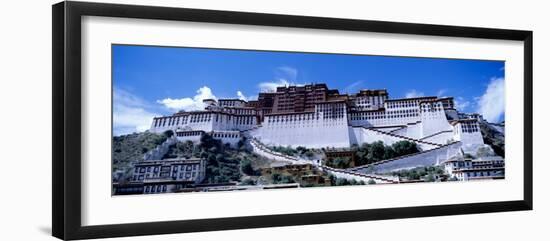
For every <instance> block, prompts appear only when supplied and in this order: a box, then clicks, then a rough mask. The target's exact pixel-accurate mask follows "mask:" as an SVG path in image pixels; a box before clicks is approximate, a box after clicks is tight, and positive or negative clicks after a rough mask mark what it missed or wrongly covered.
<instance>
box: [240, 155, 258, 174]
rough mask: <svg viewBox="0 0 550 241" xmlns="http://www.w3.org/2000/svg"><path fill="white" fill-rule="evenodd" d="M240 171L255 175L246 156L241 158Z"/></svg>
mask: <svg viewBox="0 0 550 241" xmlns="http://www.w3.org/2000/svg"><path fill="white" fill-rule="evenodd" d="M241 171H242V172H243V173H245V174H247V175H255V173H254V169H253V168H252V162H251V161H250V160H248V159H246V158H243V159H242V160H241Z"/></svg>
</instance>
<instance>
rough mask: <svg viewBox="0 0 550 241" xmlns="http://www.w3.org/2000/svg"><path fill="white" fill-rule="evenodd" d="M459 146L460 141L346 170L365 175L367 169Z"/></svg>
mask: <svg viewBox="0 0 550 241" xmlns="http://www.w3.org/2000/svg"><path fill="white" fill-rule="evenodd" d="M459 144H460V141H455V142H452V143H449V144H445V145H440V146H438V147H436V148H434V149H430V150H426V151H421V152H417V153H413V154H408V155H404V156H400V157H396V158H392V159H387V160H382V161H378V162H374V163H370V164H366V165H362V166H357V167H352V168H348V169H346V170H347V171H353V172H361V173H364V172H366V170H367V169H369V168H371V167H372V168H376V166H379V165H383V164H387V163H391V162H398V161H401V160H405V159H407V158H411V157H415V156H420V155H427V154H430V153H436V152H439V151H441V150H444V149H447V148H457V147H456V146H457V145H459Z"/></svg>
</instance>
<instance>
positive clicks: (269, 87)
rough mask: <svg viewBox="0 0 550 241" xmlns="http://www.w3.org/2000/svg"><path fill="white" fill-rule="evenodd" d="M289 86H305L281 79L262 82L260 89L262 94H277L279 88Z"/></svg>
mask: <svg viewBox="0 0 550 241" xmlns="http://www.w3.org/2000/svg"><path fill="white" fill-rule="evenodd" d="M289 85H296V86H301V85H303V84H296V83H293V82H290V81H288V80H286V79H279V80H277V81H269V82H262V83H260V84H258V88H259V89H260V91H261V92H275V90H277V87H279V86H289Z"/></svg>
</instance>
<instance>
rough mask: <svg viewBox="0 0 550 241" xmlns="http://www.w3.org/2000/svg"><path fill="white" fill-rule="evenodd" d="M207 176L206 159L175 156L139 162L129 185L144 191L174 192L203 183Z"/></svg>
mask: <svg viewBox="0 0 550 241" xmlns="http://www.w3.org/2000/svg"><path fill="white" fill-rule="evenodd" d="M205 176H206V160H204V159H199V158H190V159H185V158H174V159H164V160H150V161H142V162H138V163H136V164H135V165H134V171H133V175H132V179H131V181H130V184H129V186H132V187H133V188H134V189H137V188H138V186H140V185H141V186H142V190H143V193H165V192H173V191H174V190H176V189H180V188H182V187H183V186H185V185H188V184H198V183H201V182H202V181H203V180H204V178H205Z"/></svg>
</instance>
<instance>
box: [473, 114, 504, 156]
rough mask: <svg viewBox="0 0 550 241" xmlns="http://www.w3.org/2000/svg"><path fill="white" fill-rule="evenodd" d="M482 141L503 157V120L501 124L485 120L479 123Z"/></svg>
mask: <svg viewBox="0 0 550 241" xmlns="http://www.w3.org/2000/svg"><path fill="white" fill-rule="evenodd" d="M479 127H480V128H481V135H482V136H483V142H485V144H487V145H489V146H491V147H492V148H493V150H494V151H495V154H497V155H499V156H502V157H505V156H504V155H505V153H504V150H505V149H504V128H505V127H504V122H503V123H501V124H492V123H488V122H485V121H481V122H480V123H479Z"/></svg>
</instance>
